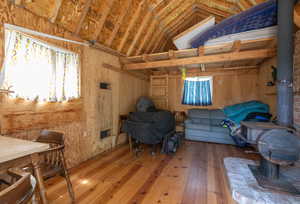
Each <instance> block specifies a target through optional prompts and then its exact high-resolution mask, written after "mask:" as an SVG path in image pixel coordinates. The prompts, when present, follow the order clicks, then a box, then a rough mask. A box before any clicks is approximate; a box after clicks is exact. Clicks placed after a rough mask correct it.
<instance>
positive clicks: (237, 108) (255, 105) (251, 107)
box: [223, 101, 269, 124]
mask: <svg viewBox="0 0 300 204" xmlns="http://www.w3.org/2000/svg"><path fill="white" fill-rule="evenodd" d="M223 111H224V114H225V115H226V117H227V118H229V119H230V120H232V121H234V122H235V123H237V124H239V123H240V122H241V121H242V120H244V119H245V118H246V117H247V115H248V114H249V113H252V112H259V113H268V112H269V106H268V105H267V104H264V103H262V102H260V101H248V102H244V103H240V104H235V105H232V106H226V107H225V108H224V109H223Z"/></svg>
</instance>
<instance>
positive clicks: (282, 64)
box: [277, 0, 297, 126]
mask: <svg viewBox="0 0 300 204" xmlns="http://www.w3.org/2000/svg"><path fill="white" fill-rule="evenodd" d="M296 1H297V0H278V1H277V2H278V17H277V18H278V34H277V39H278V49H277V93H278V95H277V117H278V124H279V125H282V126H292V125H293V103H294V101H293V98H294V96H293V65H294V63H293V53H294V39H293V35H294V22H293V13H294V4H295V3H296Z"/></svg>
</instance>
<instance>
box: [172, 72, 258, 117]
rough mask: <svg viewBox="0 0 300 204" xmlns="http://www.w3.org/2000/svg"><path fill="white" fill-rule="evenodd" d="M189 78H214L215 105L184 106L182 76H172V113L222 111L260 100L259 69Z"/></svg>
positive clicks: (210, 73) (213, 73)
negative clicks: (201, 109)
mask: <svg viewBox="0 0 300 204" xmlns="http://www.w3.org/2000/svg"><path fill="white" fill-rule="evenodd" d="M188 76H213V105H212V106H207V107H205V106H203V107H200V106H188V105H182V104H181V97H182V90H183V88H182V87H183V80H182V78H181V76H180V75H176V76H172V75H170V76H169V89H168V94H169V109H170V110H172V111H186V110H188V109H190V108H209V109H220V108H223V107H224V106H227V105H232V104H235V103H240V102H244V101H248V100H257V99H258V98H259V95H258V69H248V70H234V71H224V72H205V73H199V74H193V75H188Z"/></svg>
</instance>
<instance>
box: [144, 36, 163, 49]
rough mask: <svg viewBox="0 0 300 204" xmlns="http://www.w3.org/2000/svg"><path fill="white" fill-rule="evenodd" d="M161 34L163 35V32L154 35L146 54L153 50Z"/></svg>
mask: <svg viewBox="0 0 300 204" xmlns="http://www.w3.org/2000/svg"><path fill="white" fill-rule="evenodd" d="M161 33H162V31H159V32H156V33H154V35H153V36H152V38H151V40H150V41H149V44H148V46H147V47H146V50H145V53H149V52H150V51H151V50H152V48H153V45H154V44H155V40H156V39H157V37H159V35H160V34H161Z"/></svg>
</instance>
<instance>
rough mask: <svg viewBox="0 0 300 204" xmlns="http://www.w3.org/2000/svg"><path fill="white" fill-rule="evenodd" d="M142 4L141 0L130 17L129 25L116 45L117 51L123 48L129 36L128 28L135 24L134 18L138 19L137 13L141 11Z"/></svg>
mask: <svg viewBox="0 0 300 204" xmlns="http://www.w3.org/2000/svg"><path fill="white" fill-rule="evenodd" d="M143 4H144V1H141V2H140V4H139V6H138V8H137V10H136V11H135V12H134V14H133V16H132V18H131V19H130V22H129V25H128V27H127V29H126V31H125V34H124V36H123V37H122V39H121V42H120V44H119V45H118V48H117V50H118V51H119V52H122V49H123V47H124V45H125V44H126V41H127V38H128V36H129V33H130V30H131V29H132V27H133V26H134V25H135V23H136V20H137V19H138V17H139V15H140V13H141V11H142V7H143Z"/></svg>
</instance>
